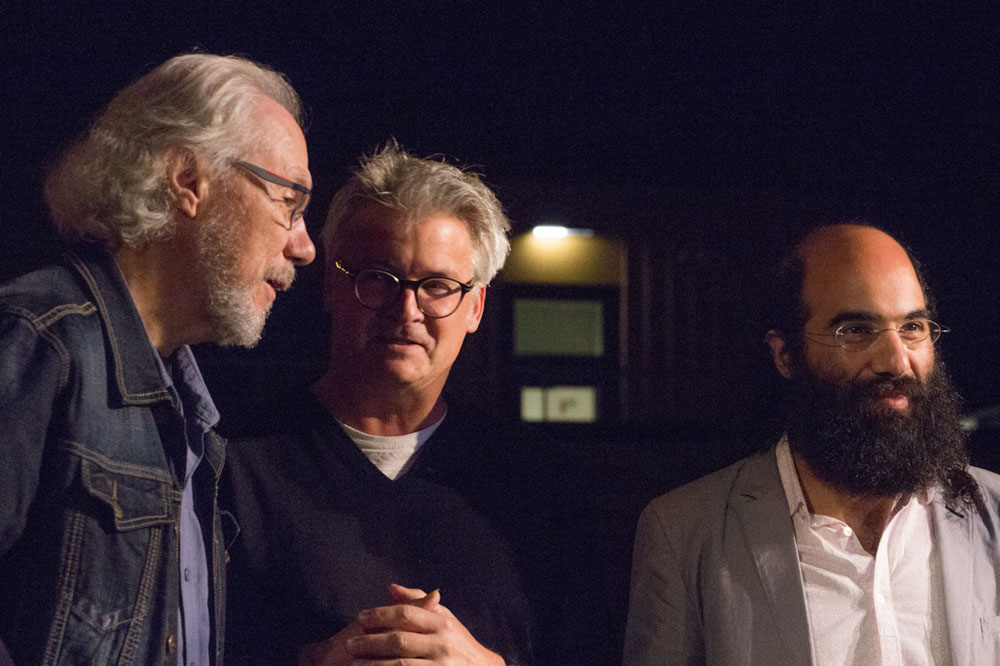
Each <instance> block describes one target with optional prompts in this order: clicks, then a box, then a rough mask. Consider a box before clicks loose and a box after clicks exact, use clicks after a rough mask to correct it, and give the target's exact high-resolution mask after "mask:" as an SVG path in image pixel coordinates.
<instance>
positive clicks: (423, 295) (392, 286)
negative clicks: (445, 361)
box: [354, 269, 463, 317]
mask: <svg viewBox="0 0 1000 666" xmlns="http://www.w3.org/2000/svg"><path fill="white" fill-rule="evenodd" d="M410 285H413V286H414V287H415V288H416V294H417V307H418V308H420V311H421V312H423V313H424V314H426V315H428V316H431V317H447V316H448V315H450V314H451V313H453V312H454V311H455V310H457V309H458V306H459V304H460V303H461V302H462V296H463V290H462V285H461V283H460V282H458V281H457V280H452V279H450V278H439V277H429V278H424V279H423V280H418V281H416V282H415V283H412V282H411V283H407V286H410ZM402 288H403V284H402V283H401V282H400V280H399V279H398V278H397V277H396V276H394V275H393V274H392V273H387V272H385V271H380V270H375V269H367V270H363V271H358V272H357V273H356V274H355V278H354V293H355V295H357V297H358V300H359V301H360V302H361V304H362V305H364V306H365V307H368V308H371V309H373V310H381V309H382V308H385V307H388V306H389V305H391V304H392V303H394V302H395V301H396V299H397V298H398V297H399V292H400V291H401V290H402Z"/></svg>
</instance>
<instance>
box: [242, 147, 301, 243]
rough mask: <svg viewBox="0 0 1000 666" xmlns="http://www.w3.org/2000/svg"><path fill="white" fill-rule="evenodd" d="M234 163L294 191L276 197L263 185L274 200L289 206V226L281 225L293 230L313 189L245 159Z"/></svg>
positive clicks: (261, 177)
mask: <svg viewBox="0 0 1000 666" xmlns="http://www.w3.org/2000/svg"><path fill="white" fill-rule="evenodd" d="M232 163H233V164H235V165H236V166H238V167H240V168H242V169H244V171H246V172H248V173H251V174H253V175H254V176H256V177H257V178H260V179H261V180H263V181H265V182H267V183H273V184H275V185H280V186H281V187H284V188H286V189H288V190H291V191H292V192H294V194H291V195H286V196H282V197H274V196H271V193H270V192H268V191H267V187H266V186H265V185H263V184H262V185H261V189H263V190H264V191H265V192H266V193H267V196H268V197H269V198H270V199H271V200H272V201H282V202H284V204H285V205H286V206H288V225H287V226H285V225H281V226H283V227H285V229H288V230H289V231H291V230H292V227H294V226H295V223H296V222H298V221H299V220H301V219H302V216H303V215H304V214H305V212H306V206H308V205H309V197H310V196H311V195H312V190H310V189H309V188H308V187H306V186H305V185H300V184H299V183H296V182H295V181H292V180H288V179H287V178H283V177H281V176H279V175H278V174H276V173H274V172H273V171H268V170H267V169H265V168H263V167H259V166H257V165H256V164H251V163H250V162H246V161H244V160H236V159H234V160H232Z"/></svg>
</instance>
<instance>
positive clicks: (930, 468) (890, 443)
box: [788, 361, 968, 497]
mask: <svg viewBox="0 0 1000 666" xmlns="http://www.w3.org/2000/svg"><path fill="white" fill-rule="evenodd" d="M799 367H800V368H802V369H803V371H802V372H800V373H799V375H800V376H799V378H798V379H797V380H796V381H795V385H794V391H793V396H792V400H791V404H790V406H789V420H788V440H789V445H790V446H791V448H792V450H793V451H795V452H796V453H797V454H798V455H800V456H801V457H802V458H803V459H804V460H805V462H806V463H807V464H808V465H809V468H810V470H811V471H812V472H813V474H815V475H816V477H817V478H819V479H820V480H822V481H824V482H826V483H828V484H829V485H831V486H833V487H834V488H836V489H837V490H839V491H841V492H845V493H848V494H851V495H875V496H881V497H888V496H895V495H898V494H900V493H913V492H918V491H922V490H925V489H927V488H931V487H933V486H935V485H942V486H944V487H951V486H952V484H953V483H954V479H955V477H956V475H957V476H962V475H963V474H964V470H965V468H966V466H967V465H968V453H967V448H966V436H965V433H964V432H963V431H962V428H961V425H960V419H961V399H960V397H959V396H958V394H957V393H956V392H955V390H954V388H953V387H952V384H951V381H950V380H949V378H948V375H947V372H946V371H945V368H944V364H943V363H941V362H940V361H937V362H935V364H934V370H933V372H931V374H930V376H929V377H927V380H926V383H925V384H921V383H920V382H919V381H918V380H916V379H913V378H901V379H896V380H883V379H875V380H871V381H867V382H863V383H862V382H855V383H851V384H850V385H849V386H845V385H843V384H842V383H838V382H836V381H831V380H829V379H826V378H823V377H819V376H817V375H816V373H814V372H813V371H812V370H811V369H809V368H807V367H806V366H805V364H804V363H800V364H799ZM894 391H903V392H905V395H906V396H907V398H908V400H909V411H908V412H907V413H900V412H897V411H895V410H893V409H891V408H886V407H879V406H878V405H877V401H876V398H877V397H879V396H885V395H888V394H890V393H892V392H894Z"/></svg>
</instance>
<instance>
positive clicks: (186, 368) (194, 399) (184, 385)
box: [155, 345, 219, 430]
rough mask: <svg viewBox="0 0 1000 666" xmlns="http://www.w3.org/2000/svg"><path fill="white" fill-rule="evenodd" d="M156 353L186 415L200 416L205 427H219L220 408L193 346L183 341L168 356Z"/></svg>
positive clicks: (162, 372) (158, 363)
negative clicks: (200, 368)
mask: <svg viewBox="0 0 1000 666" xmlns="http://www.w3.org/2000/svg"><path fill="white" fill-rule="evenodd" d="M155 356H156V361H157V365H158V367H159V369H160V376H161V377H162V378H163V382H164V384H165V385H166V386H167V387H168V388H169V389H170V390H172V391H174V392H176V394H177V398H178V402H179V404H180V409H181V413H182V414H183V415H184V417H185V419H187V418H191V419H194V420H196V421H197V422H198V423H200V424H201V427H202V430H208V429H209V428H213V427H215V426H216V425H217V424H218V423H219V410H218V409H216V407H215V402H213V400H212V396H211V395H210V394H209V392H208V387H207V386H206V385H205V379H204V378H203V377H202V376H201V371H200V370H199V369H198V364H197V363H196V362H195V360H194V353H193V352H192V351H191V348H190V347H188V346H187V345H182V346H180V347H178V348H177V350H176V351H174V353H173V354H171V355H170V356H169V357H167V358H166V359H163V358H161V357H160V355H159V354H156V355H155ZM168 366H169V369H168Z"/></svg>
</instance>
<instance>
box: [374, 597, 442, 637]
mask: <svg viewBox="0 0 1000 666" xmlns="http://www.w3.org/2000/svg"><path fill="white" fill-rule="evenodd" d="M434 608H435V610H431V609H427V608H421V607H420V606H419V605H416V604H414V603H406V604H395V605H393V606H379V607H377V608H368V609H365V610H363V611H361V612H360V613H358V624H360V625H361V628H362V629H364V630H365V631H366V632H371V631H383V630H393V629H397V630H402V631H414V632H418V633H429V632H432V631H436V630H437V629H438V628H439V627H440V626H441V623H442V621H444V620H445V618H444V617H442V616H441V615H439V614H438V613H437V612H436V609H437V608H440V606H437V605H436V602H435V607H434Z"/></svg>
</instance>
